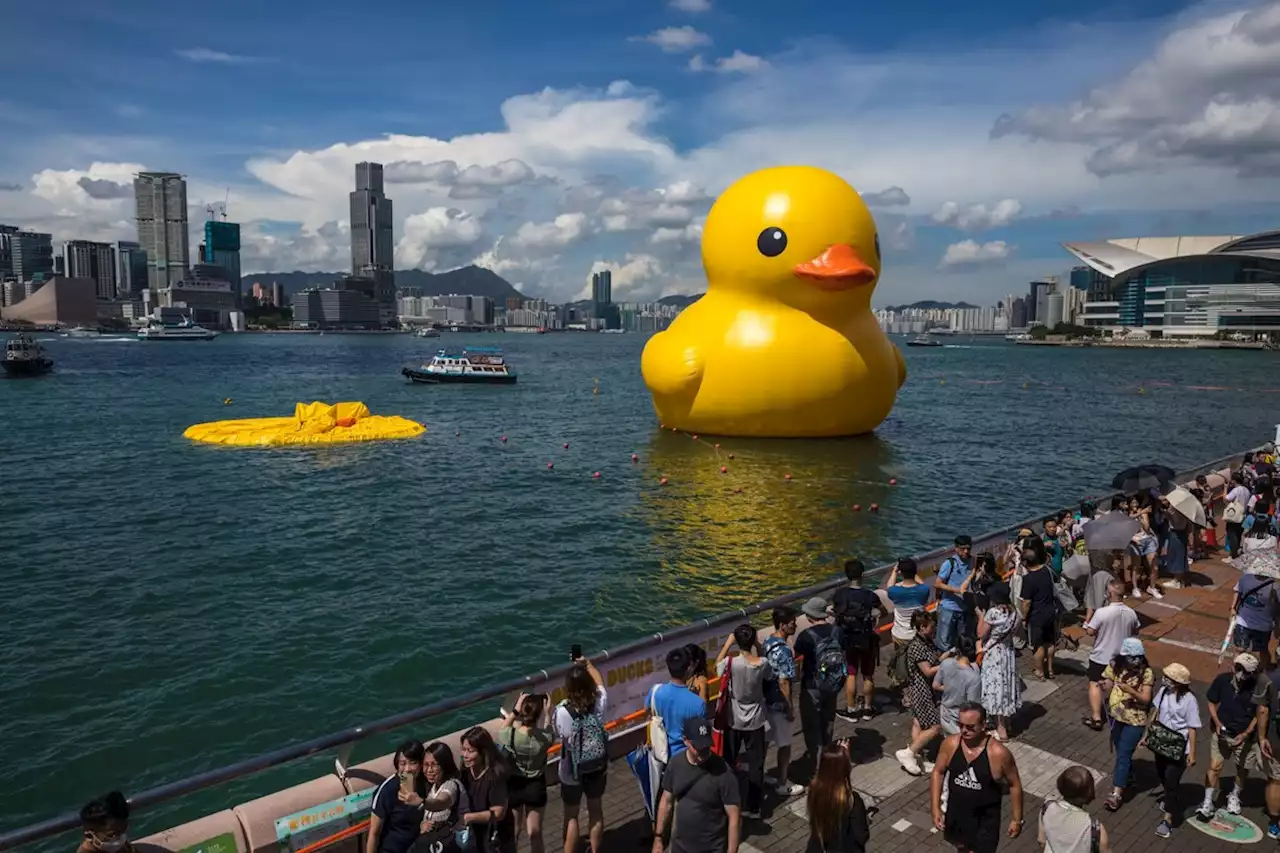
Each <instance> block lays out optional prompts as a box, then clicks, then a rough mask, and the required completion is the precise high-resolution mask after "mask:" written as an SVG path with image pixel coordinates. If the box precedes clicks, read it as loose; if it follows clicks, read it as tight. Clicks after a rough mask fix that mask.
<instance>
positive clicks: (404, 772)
mask: <svg viewBox="0 0 1280 853" xmlns="http://www.w3.org/2000/svg"><path fill="white" fill-rule="evenodd" d="M425 755H426V747H424V746H423V745H422V741H419V740H407V741H405V742H404V743H402V744H400V747H399V748H398V749H397V750H396V754H395V757H394V758H393V760H392V761H393V765H394V767H395V770H396V772H395V775H394V776H388V777H387V778H386V779H385V780H383V782H382V784H381V785H379V786H378V790H377V791H375V792H374V795H373V814H372V815H370V816H369V834H368V835H367V836H366V837H365V853H408V850H409V848H410V847H412V846H413V842H415V841H417V840H418V835H419V832H420V828H421V824H422V806H423V803H424V802H425V800H426V797H427V780H426V777H425V776H423V775H422V759H423V757H424V756H425Z"/></svg>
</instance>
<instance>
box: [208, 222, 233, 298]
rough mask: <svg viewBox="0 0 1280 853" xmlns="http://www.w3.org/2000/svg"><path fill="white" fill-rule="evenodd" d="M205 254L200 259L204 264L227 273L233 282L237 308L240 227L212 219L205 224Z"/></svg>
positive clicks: (228, 278)
mask: <svg viewBox="0 0 1280 853" xmlns="http://www.w3.org/2000/svg"><path fill="white" fill-rule="evenodd" d="M201 245H202V246H204V254H203V256H202V257H201V258H200V260H201V261H202V262H203V263H206V264H215V265H217V266H220V267H222V268H223V269H224V270H225V271H226V273H227V281H229V282H231V290H232V291H233V292H234V293H235V295H236V307H237V308H239V307H240V304H241V296H240V226H239V225H237V224H236V223H234V222H219V221H217V220H214V219H210V220H209V221H208V222H206V223H205V224H204V243H202V244H201Z"/></svg>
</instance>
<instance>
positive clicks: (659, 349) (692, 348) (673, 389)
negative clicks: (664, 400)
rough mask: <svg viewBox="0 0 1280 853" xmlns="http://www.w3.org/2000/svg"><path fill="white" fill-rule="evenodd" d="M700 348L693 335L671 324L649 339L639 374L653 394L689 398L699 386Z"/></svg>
mask: <svg viewBox="0 0 1280 853" xmlns="http://www.w3.org/2000/svg"><path fill="white" fill-rule="evenodd" d="M704 364H705V362H704V358H703V352H702V348H701V347H699V346H698V344H697V342H696V341H695V340H694V338H693V336H691V335H688V334H685V333H682V332H681V331H680V330H678V329H677V328H676V326H675V325H674V324H673V325H672V326H671V328H669V329H667V330H666V331H665V332H659V333H658V334H656V335H654V336H653V337H651V338H649V341H648V343H646V344H645V346H644V354H643V355H642V356H641V357H640V372H641V373H642V374H643V375H644V381H645V384H646V385H648V386H649V390H650V391H651V392H652V393H653V394H655V395H662V396H667V397H688V398H690V399H692V398H693V397H694V396H695V395H696V394H697V391H698V386H699V385H701V384H702V373H703V368H704Z"/></svg>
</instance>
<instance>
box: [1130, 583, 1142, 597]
mask: <svg viewBox="0 0 1280 853" xmlns="http://www.w3.org/2000/svg"><path fill="white" fill-rule="evenodd" d="M1129 596H1130V597H1131V598H1135V599H1139V600H1141V598H1142V590H1140V589H1138V588H1137V587H1136V586H1135V587H1134V588H1133V592H1131V593H1129Z"/></svg>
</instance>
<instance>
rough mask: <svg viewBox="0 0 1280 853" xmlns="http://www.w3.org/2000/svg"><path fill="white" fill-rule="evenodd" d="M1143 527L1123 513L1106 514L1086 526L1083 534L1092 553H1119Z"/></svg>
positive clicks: (1085, 544)
mask: <svg viewBox="0 0 1280 853" xmlns="http://www.w3.org/2000/svg"><path fill="white" fill-rule="evenodd" d="M1141 529H1142V525H1141V524H1139V523H1138V522H1137V521H1136V520H1134V519H1132V518H1130V517H1129V516H1127V515H1125V514H1124V513H1123V512H1104V513H1103V514H1102V515H1100V516H1098V517H1097V518H1095V519H1094V520H1093V521H1091V522H1089V523H1088V524H1086V525H1085V526H1084V527H1083V528H1082V529H1081V533H1082V534H1083V535H1084V546H1085V547H1086V548H1088V549H1089V550H1090V551H1119V550H1121V549H1123V548H1124V547H1126V546H1127V545H1128V544H1129V542H1130V541H1131V540H1132V539H1133V537H1134V535H1135V534H1137V532H1138V531H1139V530H1141Z"/></svg>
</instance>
